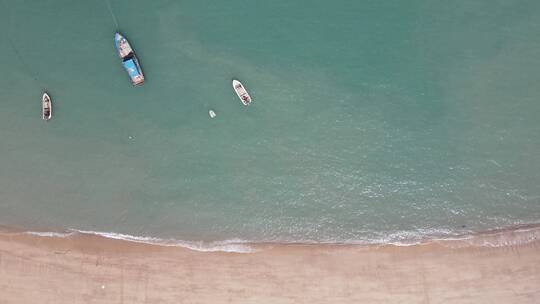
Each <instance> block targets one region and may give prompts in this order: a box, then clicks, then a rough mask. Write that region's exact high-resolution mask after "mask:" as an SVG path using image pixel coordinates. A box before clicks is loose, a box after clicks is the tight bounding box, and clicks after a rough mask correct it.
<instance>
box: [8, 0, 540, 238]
mask: <svg viewBox="0 0 540 304" xmlns="http://www.w3.org/2000/svg"><path fill="white" fill-rule="evenodd" d="M110 4H111V7H112V10H113V12H114V14H115V16H116V18H117V19H118V23H119V29H120V31H121V32H122V33H123V34H124V35H125V36H126V37H127V38H128V39H129V40H130V42H131V44H132V45H133V47H134V49H135V50H136V52H137V54H138V56H139V59H140V61H141V64H142V67H143V69H144V72H145V76H146V83H145V84H144V86H142V87H138V88H134V87H132V86H131V85H130V83H129V80H128V78H127V75H126V73H125V72H124V71H123V70H122V67H121V65H120V61H119V59H118V57H117V55H116V53H115V49H114V46H113V34H114V31H115V27H116V26H115V24H114V21H113V18H112V17H111V14H110V12H109V10H108V8H107V2H106V1H98V0H94V1H60V0H55V1H52V0H43V1H29V0H25V1H23V0H19V1H6V0H4V1H3V2H2V9H1V10H0V20H1V22H2V27H1V28H2V30H1V31H0V32H1V35H0V39H1V41H2V43H1V44H0V66H1V68H2V69H1V71H2V73H1V76H0V80H1V81H0V101H1V106H2V108H1V111H0V225H5V226H10V227H19V228H23V229H26V230H42V231H43V230H45V231H62V230H65V229H80V230H86V231H102V232H115V233H122V234H129V235H134V236H150V237H159V238H167V239H168V238H173V239H177V240H191V241H198V240H204V241H219V240H231V239H236V240H250V241H277V242H307V241H310V242H368V243H369V242H388V241H400V240H409V239H415V238H419V237H430V236H434V237H438V236H445V235H454V234H460V233H466V232H470V231H481V230H486V229H494V228H501V227H506V226H511V225H517V224H527V223H537V222H540V186H539V185H540V152H539V151H540V35H538V33H540V2H538V1H476V0H473V1H470V0H466V1H465V0H463V1H461V0H459V1H429V0H411V1H397V0H395V1H333V2H328V1H319V0H312V1H284V0H277V1H240V0H232V1H166V0H160V1H139V0H137V1H134V0H131V1H128V0H111V2H110ZM17 53H18V55H17ZM34 78H35V79H34ZM232 78H238V79H240V80H241V81H242V82H243V83H244V84H245V85H246V87H247V88H248V89H249V91H250V92H251V94H252V97H253V99H254V102H253V104H252V105H251V106H249V107H244V106H243V105H242V104H241V103H240V101H239V100H238V99H237V97H236V96H235V95H234V92H233V91H232V88H231V79H232ZM44 88H46V89H47V90H48V92H49V93H50V95H51V96H52V98H53V101H54V111H53V114H54V116H53V120H52V121H50V122H48V123H45V122H43V121H42V120H41V119H40V98H41V93H42V90H43V89H44ZM210 109H213V110H214V111H215V112H216V113H217V117H216V118H215V119H210V118H209V117H208V110H210Z"/></svg>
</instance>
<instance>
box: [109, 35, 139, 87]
mask: <svg viewBox="0 0 540 304" xmlns="http://www.w3.org/2000/svg"><path fill="white" fill-rule="evenodd" d="M114 45H115V47H116V51H117V53H118V56H119V57H120V59H122V65H123V67H124V69H125V70H126V72H127V73H128V76H129V78H130V80H131V84H133V85H135V86H140V85H142V84H143V83H144V73H143V71H142V68H141V65H140V64H139V59H138V58H137V55H135V52H134V51H133V48H132V47H131V45H130V44H129V42H128V41H127V39H126V38H125V37H124V36H122V35H121V34H120V33H116V34H115V35H114Z"/></svg>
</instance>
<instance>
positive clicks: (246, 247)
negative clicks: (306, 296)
mask: <svg viewBox="0 0 540 304" xmlns="http://www.w3.org/2000/svg"><path fill="white" fill-rule="evenodd" d="M6 234H26V235H32V236H35V237H43V238H80V237H85V236H96V237H98V238H103V239H111V240H116V241H120V242H133V243H142V244H147V245H153V246H164V247H179V248H186V249H190V250H194V251H199V252H235V253H252V252H255V251H257V250H259V249H260V248H264V247H268V246H291V245H300V246H361V247H381V246H416V245H426V244H430V243H440V244H442V245H446V246H451V247H455V246H487V247H504V246H507V245H520V244H526V243H528V242H532V241H535V240H540V223H535V224H523V225H514V226H509V227H504V228H499V229H491V230H485V231H480V232H471V233H465V234H456V235H443V236H425V237H423V238H415V239H409V240H407V239H404V240H400V241H390V242H376V241H373V242H370V241H350V242H311V241H310V242H302V241H299V242H254V241H249V240H242V239H230V240H220V241H192V240H178V239H163V238H158V237H151V236H134V235H129V234H122V233H115V232H97V231H85V230H76V229H69V230H64V231H27V230H24V229H22V228H12V227H7V226H2V225H0V235H6Z"/></svg>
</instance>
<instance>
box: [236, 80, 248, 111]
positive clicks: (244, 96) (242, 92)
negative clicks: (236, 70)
mask: <svg viewBox="0 0 540 304" xmlns="http://www.w3.org/2000/svg"><path fill="white" fill-rule="evenodd" d="M232 86H233V89H234V91H235V92H236V95H238V98H240V101H242V103H243V104H244V105H245V106H247V105H249V104H250V103H251V96H249V93H248V92H247V90H246V88H244V85H242V83H241V82H240V81H238V80H236V79H233V81H232Z"/></svg>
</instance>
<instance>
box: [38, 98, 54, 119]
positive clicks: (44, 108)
mask: <svg viewBox="0 0 540 304" xmlns="http://www.w3.org/2000/svg"><path fill="white" fill-rule="evenodd" d="M51 117H52V100H51V97H50V96H49V94H47V93H43V96H42V97H41V118H43V120H45V121H49V120H50V119H51Z"/></svg>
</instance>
